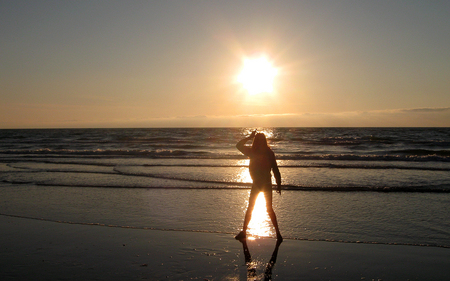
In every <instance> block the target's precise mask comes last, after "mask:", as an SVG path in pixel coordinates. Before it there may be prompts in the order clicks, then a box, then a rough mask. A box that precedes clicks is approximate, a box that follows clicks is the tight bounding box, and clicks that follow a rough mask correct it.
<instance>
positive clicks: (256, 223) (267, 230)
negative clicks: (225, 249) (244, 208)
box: [247, 192, 274, 240]
mask: <svg viewBox="0 0 450 281" xmlns="http://www.w3.org/2000/svg"><path fill="white" fill-rule="evenodd" d="M273 234H274V232H273V230H272V222H271V220H270V217H269V214H268V213H267V209H266V199H265V198H264V193H262V192H261V193H259V195H258V198H257V199H256V203H255V208H254V209H253V212H252V218H251V220H250V223H249V224H248V229H247V239H250V240H251V239H255V238H257V237H270V236H273Z"/></svg>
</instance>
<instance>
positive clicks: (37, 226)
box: [0, 216, 450, 280]
mask: <svg viewBox="0 0 450 281" xmlns="http://www.w3.org/2000/svg"><path fill="white" fill-rule="evenodd" d="M0 233H1V234H0V236H1V237H0V248H1V249H2V250H1V252H0V277H1V280H17V279H22V280H31V279H33V280H189V279H198V280H247V277H251V278H253V279H252V280H254V278H256V280H263V279H264V277H265V272H266V274H271V276H272V278H273V280H373V279H374V280H379V279H381V280H445V279H446V278H448V268H450V249H448V248H438V247H419V246H404V245H380V244H355V243H337V242H323V241H298V240H289V239H285V241H284V242H283V243H282V244H281V245H280V247H279V250H278V252H277V253H276V254H277V255H276V257H275V258H276V260H275V263H274V264H270V263H269V261H270V260H271V259H272V261H273V253H274V250H275V246H276V241H275V240H274V239H270V238H265V239H256V240H248V242H247V244H248V252H249V254H250V256H251V263H249V262H247V263H246V259H247V261H249V260H248V258H249V256H248V255H245V254H244V248H243V245H242V244H241V243H240V242H239V241H236V240H235V239H234V238H233V235H231V234H221V233H203V232H186V231H160V230H145V229H129V228H117V227H107V226H90V225H77V224H67V223H56V222H49V221H39V220H30V219H24V218H15V217H6V216H0ZM268 264H270V266H269V271H267V265H268ZM270 269H271V271H270Z"/></svg>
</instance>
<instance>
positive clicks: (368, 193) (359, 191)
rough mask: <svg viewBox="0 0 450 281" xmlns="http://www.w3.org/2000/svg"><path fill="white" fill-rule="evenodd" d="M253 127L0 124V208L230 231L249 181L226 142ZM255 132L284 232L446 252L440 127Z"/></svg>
mask: <svg viewBox="0 0 450 281" xmlns="http://www.w3.org/2000/svg"><path fill="white" fill-rule="evenodd" d="M253 129H255V128H191V129H186V128H183V129H179V128H178V129H177V128H171V129H49V130H44V129H42V130H41V129H39V130H0V202H1V204H0V213H1V214H2V215H7V216H17V217H23V218H27V219H44V220H49V221H58V222H66V223H81V224H94V225H102V226H115V227H133V228H142V229H161V230H176V231H205V232H218V233H230V234H235V233H237V232H238V231H239V230H240V229H241V227H242V222H243V216H244V213H245V210H246V207H247V203H248V195H249V189H250V187H251V178H250V176H249V173H248V159H246V157H245V156H243V155H242V154H240V152H239V151H238V150H237V149H236V148H235V144H236V143H237V142H238V141H239V140H240V139H242V138H243V137H245V136H247V135H248V134H249V133H250V132H251V131H252V130H253ZM257 129H258V130H259V131H261V132H263V133H265V134H266V136H267V138H268V141H269V145H270V146H271V148H272V149H273V151H274V152H275V154H276V157H277V162H278V165H279V168H280V172H281V175H282V184H283V191H282V195H281V196H280V195H278V194H275V193H274V194H273V200H274V201H273V204H274V209H275V212H276V214H277V216H278V221H279V224H280V228H281V231H282V234H283V236H284V237H285V238H291V239H309V240H329V241H343V242H362V243H387V244H411V245H429V246H441V247H450V214H449V212H448V207H449V206H450V173H449V171H450V129H449V128H257ZM263 209H264V208H263ZM263 209H262V210H260V209H258V210H259V211H258V213H260V214H262V215H261V218H260V219H261V221H260V223H259V224H261V225H262V226H260V228H265V229H266V230H267V231H265V232H263V233H264V234H260V235H262V236H265V235H267V236H274V231H273V229H272V228H271V224H270V220H269V219H268V217H267V215H266V214H263V213H264V210H263ZM257 216H258V215H257V214H255V215H254V217H255V220H256V217H257ZM257 227H258V226H254V228H257Z"/></svg>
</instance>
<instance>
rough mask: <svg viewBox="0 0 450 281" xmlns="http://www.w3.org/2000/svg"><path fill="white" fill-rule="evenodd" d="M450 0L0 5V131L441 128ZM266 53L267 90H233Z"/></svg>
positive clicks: (447, 89)
mask: <svg viewBox="0 0 450 281" xmlns="http://www.w3.org/2000/svg"><path fill="white" fill-rule="evenodd" d="M449 14H450V1H444V0H443V1H415V0H409V1H364V0H358V1H356V0H355V1H338V0H337V1H320V0H314V1H230V0H227V1H113V0H108V1H56V0H55V1H20V0H14V1H12V0H11V1H4V0H0V53H1V56H0V128H60V127H68V128H72V127H177V126H189V127H196V126H208V127H209V126H222V127H228V126H291V127H304V126H447V127H448V126H450V36H449V34H450V17H449ZM255 54H265V56H266V57H267V58H268V59H269V60H270V61H271V63H272V64H273V65H274V66H275V67H276V68H277V70H278V72H277V73H278V74H277V76H276V77H275V80H274V84H273V92H271V93H261V94H256V95H249V94H248V93H247V92H246V91H245V89H243V86H242V85H241V84H239V83H237V82H236V80H237V79H236V77H237V75H238V74H239V72H240V70H241V68H242V65H243V62H244V59H245V58H246V57H251V56H253V55H255Z"/></svg>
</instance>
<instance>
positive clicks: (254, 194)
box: [242, 187, 260, 233]
mask: <svg viewBox="0 0 450 281" xmlns="http://www.w3.org/2000/svg"><path fill="white" fill-rule="evenodd" d="M259 192H260V191H259V190H256V188H253V187H252V190H251V191H250V198H249V199H248V207H247V211H246V212H245V218H244V226H243V228H242V232H244V233H245V232H246V231H247V227H248V224H249V223H250V220H251V218H252V212H253V208H254V207H255V202H256V198H258V194H259Z"/></svg>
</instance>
